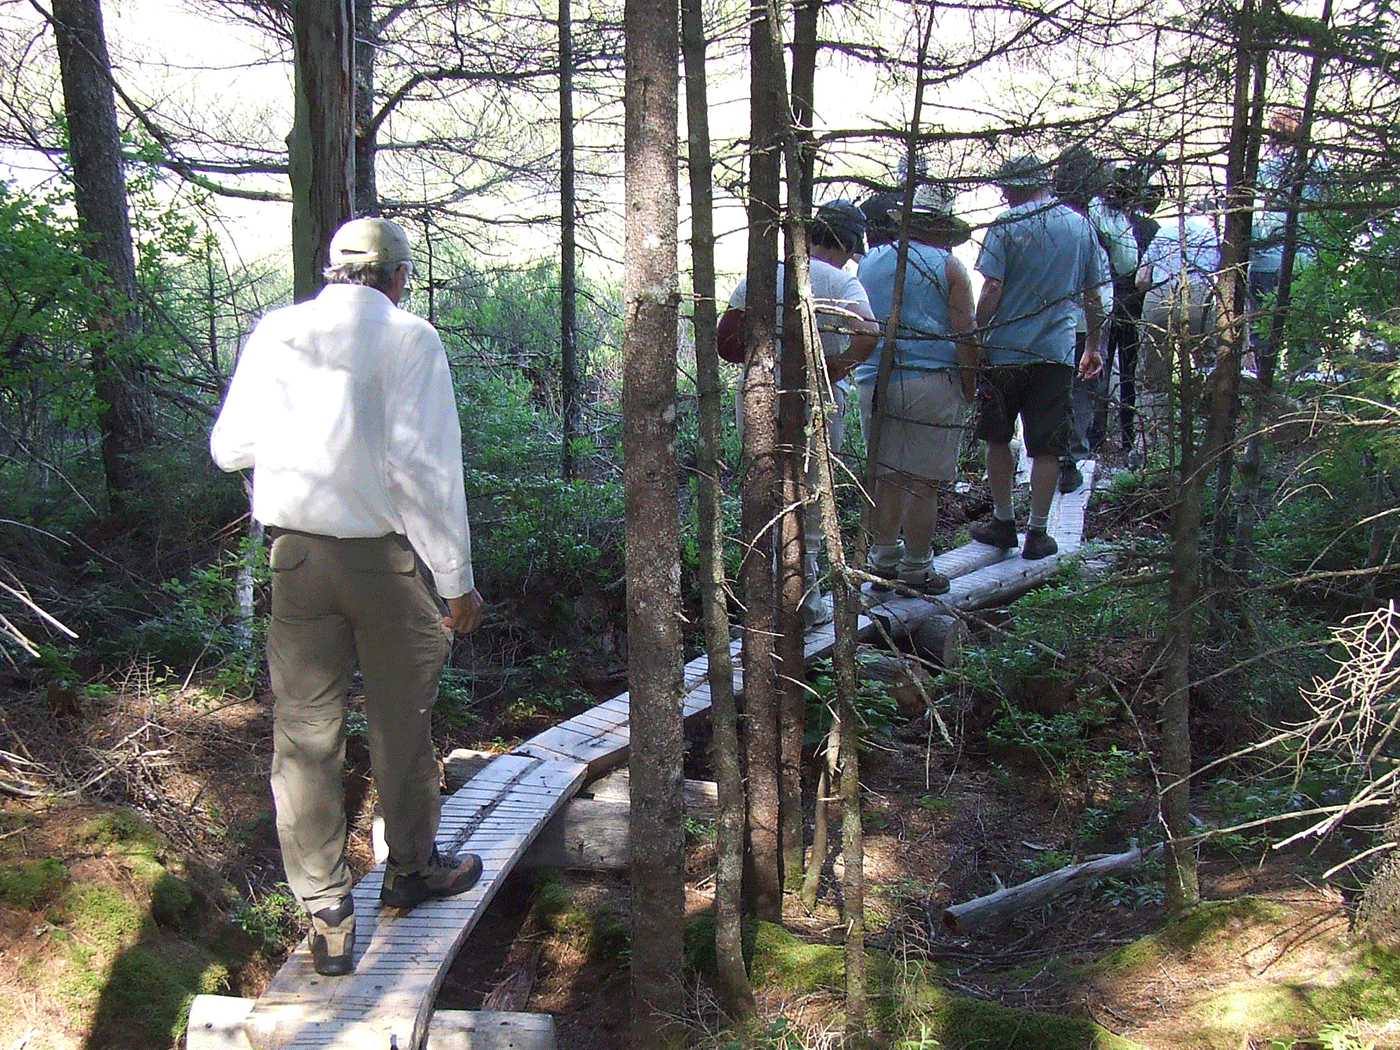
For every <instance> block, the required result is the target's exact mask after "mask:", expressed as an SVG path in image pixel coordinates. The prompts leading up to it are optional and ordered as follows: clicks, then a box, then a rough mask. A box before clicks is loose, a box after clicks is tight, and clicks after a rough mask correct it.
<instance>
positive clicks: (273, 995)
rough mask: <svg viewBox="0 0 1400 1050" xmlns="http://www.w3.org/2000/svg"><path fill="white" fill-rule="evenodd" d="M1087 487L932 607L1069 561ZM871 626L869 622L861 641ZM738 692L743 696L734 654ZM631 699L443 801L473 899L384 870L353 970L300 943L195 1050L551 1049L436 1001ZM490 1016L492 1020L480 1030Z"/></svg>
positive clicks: (606, 760)
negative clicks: (1047, 551)
mask: <svg viewBox="0 0 1400 1050" xmlns="http://www.w3.org/2000/svg"><path fill="white" fill-rule="evenodd" d="M1081 468H1082V469H1083V472H1084V476H1085V483H1084V485H1083V487H1082V488H1080V489H1079V490H1078V491H1077V492H1073V493H1070V494H1069V495H1059V494H1057V495H1056V498H1055V503H1054V506H1053V507H1052V510H1051V518H1050V531H1051V534H1052V535H1054V536H1055V538H1056V540H1057V541H1058V542H1059V544H1060V553H1059V554H1058V555H1054V556H1051V557H1049V558H1045V559H1043V560H1041V561H1031V562H1028V561H1024V560H1023V559H1022V558H1021V557H1020V555H1019V553H1018V552H1016V551H1014V550H1013V551H1006V552H1003V551H999V550H997V549H995V548H992V547H987V546H984V545H982V544H979V543H970V544H967V545H966V546H964V547H960V548H958V549H957V550H954V551H949V552H947V553H945V554H942V555H939V556H938V558H937V559H936V561H935V566H936V568H937V569H938V571H939V572H942V573H944V574H945V575H947V576H949V577H952V578H953V586H952V589H951V590H950V591H949V592H948V593H947V594H946V595H943V596H942V597H941V598H940V599H937V600H936V601H935V604H941V605H943V606H945V607H946V608H947V609H950V610H956V609H976V608H983V607H986V606H989V605H996V604H1000V603H1002V602H1005V601H1008V600H1010V598H1012V597H1014V596H1015V595H1017V594H1020V593H1024V592H1025V591H1027V590H1029V589H1030V588H1031V587H1033V586H1035V585H1036V584H1037V583H1039V582H1040V581H1042V580H1044V579H1047V578H1048V577H1049V576H1051V575H1053V573H1054V572H1055V571H1056V569H1057V568H1058V564H1059V561H1060V560H1061V558H1063V557H1065V556H1066V555H1069V554H1072V553H1074V552H1075V551H1076V550H1077V549H1078V548H1079V545H1080V542H1081V537H1082V534H1083V529H1084V510H1085V507H1086V505H1087V503H1088V499H1089V494H1090V491H1091V487H1092V481H1093V475H1094V469H1093V468H1094V464H1093V463H1092V462H1089V463H1084V464H1081ZM929 604H930V603H929V602H928V601H926V600H924V599H920V598H901V597H898V596H894V595H892V596H890V597H889V598H886V599H884V600H879V601H873V600H872V601H871V602H870V603H869V612H870V613H871V614H873V615H875V616H879V617H881V618H888V619H895V620H898V619H901V618H902V617H904V616H906V615H908V616H914V615H916V614H917V613H922V614H925V615H926V613H927V609H928V606H929ZM873 629H874V628H873V624H872V622H871V620H870V619H868V618H867V617H865V616H862V617H861V620H860V623H859V630H860V632H861V634H862V635H867V634H869V633H871V632H873ZM834 641H835V638H834V632H833V629H832V627H831V625H830V624H827V625H824V626H822V627H818V628H817V629H815V630H814V631H812V632H811V633H810V634H809V635H808V636H807V641H806V645H805V653H806V656H807V659H809V660H812V659H815V658H817V657H819V656H822V655H824V654H825V653H827V652H829V651H830V650H831V648H832V646H833V644H834ZM731 654H732V655H733V656H734V657H735V660H734V663H735V672H734V687H735V690H736V691H742V685H743V682H742V676H741V672H740V669H739V666H738V664H739V661H738V655H739V643H738V642H734V643H733V644H732V645H731ZM708 668H709V663H708V660H707V659H706V658H705V657H703V656H702V657H700V658H698V659H696V660H692V661H691V662H690V663H688V664H687V665H686V667H685V674H684V691H685V696H684V700H683V712H684V717H685V718H686V719H687V721H689V720H690V719H693V718H696V717H699V716H701V715H704V714H706V713H707V712H708V711H709V707H710V688H709V682H708ZM629 719H630V714H629V710H628V702H627V694H626V693H624V694H622V695H621V696H618V697H615V698H613V699H612V700H609V701H607V702H606V703H603V704H599V705H598V706H597V707H594V708H591V709H590V710H588V711H585V712H584V713H582V714H580V715H576V716H574V717H573V718H570V719H568V720H567V721H564V722H561V723H559V724H558V725H556V726H553V727H551V728H549V729H547V730H545V731H544V732H542V733H540V734H539V735H538V736H535V737H533V738H531V739H530V740H528V741H526V742H525V743H523V744H520V745H519V746H518V747H516V748H514V749H513V750H511V751H509V752H507V753H505V754H502V755H498V756H496V757H495V758H494V759H493V760H492V761H491V762H489V763H488V764H487V765H486V766H485V767H484V768H483V769H482V770H481V771H480V772H478V773H477V774H476V775H475V776H474V777H472V779H471V780H469V781H468V782H467V783H466V784H465V785H464V786H463V787H462V788H461V789H460V790H458V791H457V792H455V793H454V794H453V795H451V796H450V797H449V798H447V799H446V800H444V803H443V811H442V824H441V828H440V830H439V839H440V840H441V841H444V842H445V843H447V844H449V845H450V846H451V847H452V848H453V849H465V850H468V851H470V852H472V853H477V854H480V855H481V858H482V865H483V872H482V876H481V880H480V882H478V883H477V885H476V886H475V887H473V888H472V889H471V890H470V891H469V892H467V893H464V894H462V895H461V896H459V897H453V898H449V899H447V900H440V901H430V902H428V903H425V904H422V905H419V907H417V908H415V909H414V910H413V911H412V912H411V913H400V912H399V911H398V910H396V909H391V908H383V909H382V908H380V907H379V886H380V883H381V881H382V880H383V877H384V868H383V865H379V866H377V867H375V868H374V869H373V870H372V871H370V872H369V873H368V874H367V875H365V877H364V878H363V879H361V880H360V882H359V884H358V885H356V887H355V890H354V895H355V919H356V937H357V942H358V943H357V948H356V957H355V972H354V973H353V974H350V975H349V976H346V977H321V976H319V975H318V974H317V973H316V972H315V970H314V969H313V968H312V965H311V953H310V951H309V949H308V948H307V946H306V944H305V943H304V942H303V943H302V944H301V945H300V946H298V947H297V948H296V949H295V950H294V951H293V952H292V953H291V955H289V956H288V958H287V961H286V963H285V964H284V965H283V967H282V969H281V970H279V971H278V973H277V975H276V976H275V977H274V978H273V979H272V981H271V982H269V984H268V986H267V988H266V989H265V990H264V992H263V994H262V996H261V997H260V998H258V999H257V1000H256V1001H254V1002H252V1003H251V1004H249V1003H248V1002H247V1000H241V999H228V998H227V997H221V996H198V997H196V999H195V1002H194V1004H193V1005H192V1006H191V1008H190V1023H189V1027H188V1030H187V1033H186V1047H187V1050H293V1048H296V1050H313V1048H314V1050H390V1048H395V1050H419V1048H420V1047H427V1048H428V1050H431V1048H432V1047H433V1046H434V1044H435V1043H436V1045H438V1046H441V1047H444V1048H445V1047H449V1046H451V1047H459V1048H468V1050H470V1048H476V1050H487V1048H490V1050H497V1048H499V1050H506V1048H510V1047H516V1048H520V1050H552V1047H553V1028H552V1024H548V1023H547V1019H545V1021H546V1023H545V1024H540V1023H537V1022H536V1021H527V1022H521V1023H517V1022H513V1021H512V1020H511V1019H512V1018H530V1017H533V1016H534V1015H487V1014H485V1013H481V1014H453V1015H451V1016H450V1017H449V1016H448V1015H442V1017H440V1018H434V1016H433V1001H434V999H435V998H436V995H437V991H438V989H439V988H440V987H441V985H442V982H443V979H444V978H445V977H446V975H447V971H448V968H449V967H450V966H451V964H452V960H453V958H454V957H455V956H456V954H457V952H458V950H459V949H460V948H461V947H462V945H463V943H464V942H465V941H466V940H467V937H468V935H469V934H470V933H471V931H472V929H473V928H474V927H475V925H476V923H477V921H478V920H479V919H480V917H481V915H482V913H483V912H484V911H485V909H486V906H487V905H488V904H489V903H490V901H491V899H492V898H493V897H494V896H495V894H496V891H497V890H498V889H499V888H500V885H501V883H502V881H503V880H504V878H505V876H506V875H507V874H509V872H510V870H511V868H512V867H514V865H515V864H516V862H517V861H519V860H520V858H521V856H522V855H523V854H524V853H525V851H526V849H527V848H528V847H529V846H530V844H531V843H532V842H533V841H534V839H535V838H536V837H537V836H538V835H539V833H540V831H541V830H542V829H543V828H544V826H545V825H546V824H547V823H548V822H549V821H550V820H551V819H552V818H553V817H554V816H555V814H556V813H558V811H559V810H560V809H561V808H562V807H563V806H564V805H565V804H566V803H567V802H568V801H569V800H570V799H571V798H572V797H573V796H574V795H575V794H576V793H577V792H578V791H579V789H580V787H581V786H582V785H583V784H584V783H585V782H586V781H587V780H589V779H592V778H594V777H596V776H598V775H599V774H601V773H603V772H606V771H607V770H609V769H611V768H613V767H614V766H617V765H619V764H621V763H623V762H625V761H626V760H627V752H628V746H629V743H630V738H629ZM487 1018H489V1020H486V1019H487Z"/></svg>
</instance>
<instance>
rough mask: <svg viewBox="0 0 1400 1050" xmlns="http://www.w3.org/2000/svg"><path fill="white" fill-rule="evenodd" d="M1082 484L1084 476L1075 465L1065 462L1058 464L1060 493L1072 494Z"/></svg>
mask: <svg viewBox="0 0 1400 1050" xmlns="http://www.w3.org/2000/svg"><path fill="white" fill-rule="evenodd" d="M1083 484H1084V475H1083V474H1082V473H1081V472H1080V470H1079V468H1078V467H1077V466H1075V464H1073V463H1070V462H1065V463H1061V464H1060V491H1061V492H1073V491H1075V490H1076V489H1078V488H1079V486H1081V485H1083Z"/></svg>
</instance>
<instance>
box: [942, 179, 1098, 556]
mask: <svg viewBox="0 0 1400 1050" xmlns="http://www.w3.org/2000/svg"><path fill="white" fill-rule="evenodd" d="M991 181H992V182H993V183H995V184H996V185H997V186H999V187H1000V188H1001V191H1002V195H1003V197H1005V199H1006V203H1007V205H1008V208H1007V210H1006V211H1004V212H1002V213H1001V214H1000V215H999V216H997V218H996V219H995V220H994V221H993V222H992V224H991V226H990V227H988V229H987V233H986V236H985V237H984V239H983V241H982V248H981V251H980V252H979V253H978V256H977V263H976V269H977V271H978V272H979V273H980V274H982V277H983V283H982V291H981V293H980V295H979V296H978V300H977V329H978V332H979V333H980V334H981V338H982V352H983V357H984V359H985V361H986V364H987V370H986V375H985V379H984V382H983V386H982V393H981V395H980V396H979V399H978V413H977V429H976V433H977V436H978V437H979V438H981V439H982V440H983V441H984V442H986V445H987V479H988V482H989V484H990V487H991V493H992V517H991V519H990V520H986V521H979V522H974V523H973V524H972V525H971V526H970V527H969V528H968V533H969V534H970V535H971V536H972V538H973V539H974V540H976V541H977V542H979V543H986V544H989V545H991V546H993V547H1000V548H1001V549H1003V550H1009V549H1011V548H1012V547H1015V546H1016V544H1017V535H1016V521H1015V516H1014V513H1013V507H1012V502H1011V500H1012V494H1011V487H1012V480H1013V474H1014V470H1015V463H1014V460H1013V457H1012V454H1011V438H1012V436H1013V434H1014V430H1015V425H1016V418H1017V417H1018V416H1019V417H1020V419H1021V422H1022V424H1023V426H1024V431H1025V441H1026V451H1027V452H1028V453H1029V454H1030V456H1031V460H1032V465H1031V511H1030V520H1029V522H1028V526H1027V529H1026V541H1025V545H1024V546H1023V547H1022V549H1021V557H1023V558H1031V559H1034V558H1045V557H1048V556H1049V555H1051V554H1054V553H1055V552H1056V551H1057V550H1058V549H1059V546H1058V544H1056V542H1055V538H1054V537H1053V536H1051V535H1050V534H1049V532H1048V530H1047V528H1046V526H1047V524H1048V522H1049V517H1050V504H1051V502H1052V501H1053V500H1054V498H1055V488H1056V485H1057V483H1058V481H1059V476H1060V459H1061V457H1063V456H1064V455H1066V454H1067V453H1068V451H1069V438H1070V425H1071V415H1070V381H1071V378H1072V377H1073V376H1074V374H1075V360H1074V354H1075V338H1074V335H1075V327H1076V325H1075V319H1076V314H1077V311H1078V308H1079V307H1080V306H1081V305H1082V307H1083V310H1084V315H1085V322H1086V324H1085V327H1086V335H1085V345H1084V352H1083V355H1082V356H1081V357H1080V358H1079V363H1078V372H1079V376H1080V378H1082V379H1093V378H1094V377H1095V376H1097V375H1098V374H1099V370H1100V369H1101V368H1102V367H1103V356H1102V354H1101V352H1100V338H1101V331H1102V328H1103V306H1102V303H1101V302H1100V300H1099V289H1100V288H1101V287H1102V286H1103V285H1104V284H1105V282H1106V281H1108V279H1109V278H1108V273H1107V267H1106V262H1105V259H1104V254H1103V251H1102V249H1101V248H1100V246H1099V241H1098V236H1097V234H1096V233H1095V232H1094V228H1093V226H1091V225H1090V223H1089V220H1088V219H1087V218H1085V217H1084V216H1083V215H1080V214H1079V213H1078V212H1076V211H1075V210H1074V209H1073V208H1070V207H1069V206H1068V205H1066V204H1063V203H1061V202H1059V201H1056V200H1055V199H1054V198H1053V197H1052V196H1051V194H1050V185H1051V171H1050V168H1049V167H1048V166H1047V165H1046V164H1045V163H1044V162H1043V161H1041V160H1040V159H1039V158H1038V157H1036V156H1035V155H1034V154H1029V153H1027V154H1022V155H1021V156H1018V157H1013V158H1011V159H1010V160H1008V161H1006V162H1005V163H1004V164H1002V165H1001V166H1000V168H998V169H997V171H996V173H995V174H994V175H993V177H992V180H991Z"/></svg>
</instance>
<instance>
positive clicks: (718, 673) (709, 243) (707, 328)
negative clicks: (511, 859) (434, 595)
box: [562, 0, 757, 1017]
mask: <svg viewBox="0 0 1400 1050" xmlns="http://www.w3.org/2000/svg"><path fill="white" fill-rule="evenodd" d="M562 2H567V0H562ZM681 49H682V54H683V56H684V60H685V91H686V106H685V112H686V126H687V131H688V132H689V134H688V136H687V148H688V151H689V160H690V229H691V234H690V244H691V259H692V262H691V274H692V285H693V289H694V295H695V300H694V301H695V307H694V310H695V316H694V326H695V385H696V395H697V397H696V400H697V402H698V409H697V411H698V414H699V428H700V447H699V451H698V454H697V457H696V459H697V467H698V479H699V493H698V496H697V500H696V506H697V515H698V518H699V545H700V573H701V581H702V582H701V599H702V601H703V603H704V615H705V651H706V653H707V654H708V656H709V681H710V725H711V728H712V736H713V743H712V745H711V746H712V752H713V761H714V766H715V781H716V783H717V785H718V790H719V817H718V819H717V820H716V822H715V853H716V861H715V959H716V965H717V970H718V975H719V986H720V994H721V996H722V998H723V1001H724V1008H725V1010H726V1011H728V1013H729V1014H730V1016H732V1017H747V1016H750V1015H752V1014H753V1013H754V1012H755V1010H756V1009H757V1007H756V1005H755V1003H754V997H753V987H752V985H751V984H750V983H749V975H748V971H747V970H746V968H745V966H744V947H743V936H742V928H741V920H742V903H743V895H742V891H743V864H744V782H743V772H742V770H741V769H740V765H739V728H738V715H737V712H736V710H735V702H734V665H733V661H732V660H731V657H730V650H729V611H728V603H727V599H726V593H727V590H728V588H727V586H726V581H725V576H724V528H723V526H724V522H723V518H722V516H721V513H720V500H721V495H722V490H721V488H720V483H719V471H720V458H721V452H720V450H721V446H722V442H723V433H724V423H723V418H724V405H723V403H722V400H721V387H720V381H719V355H718V353H717V352H716V350H715V327H716V308H715V307H716V300H715V232H714V195H713V191H712V189H711V171H712V168H713V162H712V159H711V155H710V123H709V101H708V92H707V90H706V84H705V23H704V5H703V3H702V0H684V3H682V4H681Z"/></svg>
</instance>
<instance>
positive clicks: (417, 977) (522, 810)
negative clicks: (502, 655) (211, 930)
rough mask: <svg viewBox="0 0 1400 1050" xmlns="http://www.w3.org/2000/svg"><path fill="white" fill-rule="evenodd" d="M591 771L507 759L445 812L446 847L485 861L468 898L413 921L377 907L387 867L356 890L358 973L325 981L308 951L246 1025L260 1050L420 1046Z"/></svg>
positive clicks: (413, 915) (435, 905)
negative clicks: (518, 870)
mask: <svg viewBox="0 0 1400 1050" xmlns="http://www.w3.org/2000/svg"><path fill="white" fill-rule="evenodd" d="M586 772H587V767H586V766H585V765H584V764H583V763H580V762H570V763H560V762H553V761H548V760H543V759H539V758H534V757H531V756H527V755H518V754H511V755H502V756H500V757H499V758H497V759H496V760H495V761H493V762H492V763H491V764H490V765H488V766H487V767H486V768H485V769H483V770H481V771H480V772H479V773H478V774H477V775H476V776H475V777H473V778H472V779H471V780H470V781H468V782H467V784H466V785H465V786H464V787H463V788H462V790H460V791H458V792H457V793H456V794H454V795H453V796H452V797H450V798H449V799H447V800H446V801H445V802H444V803H443V810H442V822H441V825H440V829H439V838H440V839H441V840H443V841H445V842H448V843H449V845H450V846H451V847H452V848H454V849H457V848H465V849H466V850H468V851H470V852H473V853H477V854H479V855H480V856H481V858H482V866H483V872H482V876H481V881H480V882H478V883H477V885H476V886H474V887H473V888H472V889H471V890H469V891H468V892H467V893H464V894H461V895H459V896H457V897H453V898H448V899H446V900H439V901H429V902H427V903H424V904H422V905H419V907H417V908H415V909H414V910H413V911H412V912H409V913H407V914H403V913H400V912H399V911H397V910H396V909H385V908H380V907H379V901H378V892H379V887H380V884H381V882H382V881H383V868H382V867H379V868H376V869H375V870H374V871H372V872H370V873H369V874H368V875H366V876H365V878H363V879H361V880H360V882H359V884H358V885H356V887H355V890H354V896H355V913H356V915H355V919H356V937H357V941H358V943H359V945H360V947H359V950H358V957H357V960H356V969H355V972H354V973H353V974H350V975H348V976H346V977H321V976H319V975H318V974H317V973H316V972H315V970H314V968H313V967H312V964H311V953H310V951H309V950H308V949H307V947H306V945H305V944H303V945H302V946H300V947H298V948H297V949H296V950H295V951H293V952H292V954H291V956H289V957H288V959H287V962H286V963H285V964H284V965H283V967H282V969H281V970H279V971H278V973H277V975H276V976H275V977H273V979H272V981H271V982H270V983H269V984H268V986H267V988H266V990H264V992H263V995H262V997H261V998H259V999H258V1001H257V1002H256V1003H255V1004H254V1006H253V1007H252V1009H251V1010H250V1011H249V1014H248V1017H247V1019H246V1021H245V1022H244V1028H245V1031H246V1032H247V1034H248V1038H249V1042H250V1044H251V1046H252V1047H253V1050H272V1048H291V1047H300V1046H305V1047H313V1046H314V1047H319V1048H321V1050H327V1048H343V1050H359V1048H361V1047H366V1048H367V1047H376V1048H382V1047H387V1046H395V1045H397V1046H399V1047H403V1048H405V1050H409V1048H415V1047H418V1046H420V1045H422V1040H423V1038H424V1035H425V1034H426V1031H427V1022H428V1018H429V1016H430V1015H431V1012H432V1004H433V997H434V996H435V995H436V994H437V990H438V987H439V986H440V985H441V984H442V979H443V977H444V976H445V975H446V973H447V969H448V967H449V966H450V965H451V963H452V959H453V957H454V956H455V955H456V953H457V949H458V948H459V947H460V946H461V944H462V942H463V941H465V940H466V938H467V935H468V934H469V933H470V932H471V930H472V928H473V927H474V926H475V925H476V922H477V920H478V919H479V918H480V917H481V914H482V912H483V911H484V910H485V907H486V904H487V903H488V902H489V901H490V899H491V898H492V897H493V896H495V893H496V891H497V889H499V887H500V884H501V882H502V880H503V878H504V876H505V875H506V874H507V873H508V872H509V871H510V870H511V868H512V867H513V866H514V865H515V863H516V862H517V861H518V860H519V859H520V857H521V855H522V854H523V853H524V852H525V850H526V848H527V847H528V846H529V844H530V842H531V841H532V840H533V839H534V838H535V837H536V835H538V834H539V831H540V829H541V828H543V826H544V825H545V824H546V823H547V822H548V820H549V818H550V817H552V816H553V815H554V813H555V812H557V811H558V809H559V808H560V807H561V806H562V805H563V804H564V802H565V801H566V800H567V799H568V798H569V797H571V796H572V795H573V793H574V792H575V791H576V790H577V788H578V786H579V785H580V784H581V783H582V782H583V778H584V775H585V773H586Z"/></svg>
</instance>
